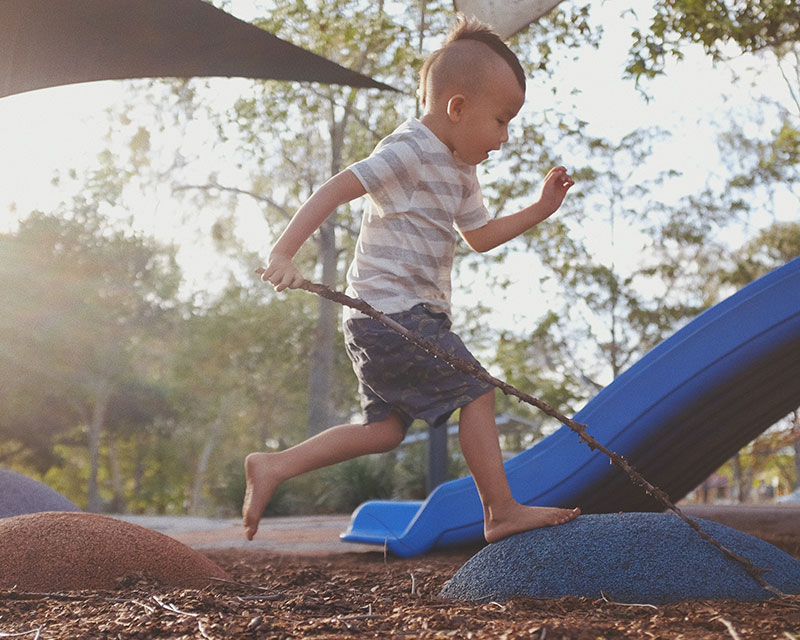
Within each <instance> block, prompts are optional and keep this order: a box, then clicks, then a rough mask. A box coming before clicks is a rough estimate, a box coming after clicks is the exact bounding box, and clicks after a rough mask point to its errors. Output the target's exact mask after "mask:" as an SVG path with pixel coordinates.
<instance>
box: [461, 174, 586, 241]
mask: <svg viewBox="0 0 800 640" xmlns="http://www.w3.org/2000/svg"><path fill="white" fill-rule="evenodd" d="M573 184H575V183H574V182H573V180H572V178H571V177H570V176H569V173H567V170H566V168H564V167H554V168H553V169H550V171H549V172H548V174H547V177H545V179H544V184H543V185H542V194H541V196H540V197H539V200H537V201H536V202H534V203H533V204H532V205H530V206H529V207H526V208H524V209H523V210H522V211H518V212H517V213H514V214H512V215H510V216H504V217H502V218H495V219H493V220H490V221H489V222H488V223H487V224H485V225H484V226H482V227H480V228H479V229H473V230H472V231H464V232H462V234H461V235H462V236H463V238H464V240H466V242H467V244H468V245H469V246H470V247H471V248H472V249H474V250H475V251H478V252H479V253H483V252H484V251H489V250H490V249H494V248H495V247H499V246H500V245H501V244H504V243H506V242H508V241H509V240H512V239H513V238H516V237H517V236H518V235H521V234H523V233H525V232H526V231H527V230H528V229H530V228H531V227H534V226H536V225H537V224H539V223H540V222H541V221H542V220H546V219H547V218H549V217H550V216H551V215H552V214H553V213H555V212H556V210H557V209H558V208H559V207H560V206H561V203H562V202H563V201H564V197H565V196H566V195H567V191H568V190H569V188H570V187H571V186H572V185H573Z"/></svg>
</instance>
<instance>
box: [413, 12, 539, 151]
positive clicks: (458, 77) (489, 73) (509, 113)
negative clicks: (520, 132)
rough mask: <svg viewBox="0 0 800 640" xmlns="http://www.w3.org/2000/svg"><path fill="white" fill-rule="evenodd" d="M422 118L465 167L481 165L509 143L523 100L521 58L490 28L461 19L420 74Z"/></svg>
mask: <svg viewBox="0 0 800 640" xmlns="http://www.w3.org/2000/svg"><path fill="white" fill-rule="evenodd" d="M420 98H421V100H422V104H423V106H424V109H425V114H424V116H423V118H422V122H423V124H426V125H427V126H428V127H429V128H430V129H431V130H432V131H433V132H434V133H435V134H436V136H437V137H438V138H439V139H440V140H442V142H444V143H445V144H446V145H447V146H448V147H449V148H450V150H451V151H452V152H453V153H454V154H455V155H456V156H458V157H459V158H460V159H461V160H462V161H463V162H466V163H467V164H473V165H475V164H479V163H481V162H483V161H484V160H485V159H486V158H488V157H489V153H490V152H491V151H495V150H497V149H499V148H500V146H501V145H502V144H503V143H504V142H506V140H508V124H509V122H510V121H511V119H512V118H514V116H516V115H517V113H518V112H519V110H520V109H521V108H522V104H523V102H524V101H525V73H524V71H523V70H522V66H521V65H520V63H519V60H518V59H517V56H516V55H514V53H513V52H512V51H511V50H510V49H509V48H508V47H507V46H506V45H505V43H504V42H503V41H502V40H501V39H500V37H499V36H498V35H497V34H496V33H494V32H493V31H492V30H491V29H490V28H489V27H487V26H486V25H484V24H482V23H480V22H478V21H477V20H474V19H472V20H468V19H466V18H464V16H463V15H460V14H459V16H458V21H457V23H456V25H455V27H454V28H453V30H452V31H451V32H450V34H449V35H448V37H447V40H446V41H445V43H444V45H443V46H442V48H441V49H439V50H438V51H435V52H434V53H432V54H431V55H430V56H429V57H428V59H427V60H426V61H425V64H424V65H423V67H422V70H421V71H420Z"/></svg>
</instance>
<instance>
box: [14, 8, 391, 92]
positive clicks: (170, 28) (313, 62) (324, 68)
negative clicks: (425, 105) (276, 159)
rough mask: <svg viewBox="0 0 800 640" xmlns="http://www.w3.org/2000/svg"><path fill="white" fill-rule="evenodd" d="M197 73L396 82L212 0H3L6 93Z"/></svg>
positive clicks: (352, 83)
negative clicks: (279, 33)
mask: <svg viewBox="0 0 800 640" xmlns="http://www.w3.org/2000/svg"><path fill="white" fill-rule="evenodd" d="M193 76H201V77H209V76H222V77H246V78H261V79H276V80H299V81H311V82H322V83H326V84H343V85H350V86H354V87H371V88H377V89H392V87H389V86H387V85H385V84H383V83H380V82H377V81H375V80H373V79H371V78H369V77H367V76H364V75H362V74H360V73H356V72H354V71H351V70H349V69H346V68H345V67H342V66H340V65H338V64H336V63H335V62H332V61H330V60H327V59H325V58H323V57H321V56H318V55H316V54H313V53H311V52H310V51H306V50H305V49H301V48H300V47H297V46H295V45H293V44H290V43H289V42H286V41H285V40H281V39H280V38H278V37H276V36H274V35H272V34H271V33H268V32H267V31H264V30H263V29H259V28H258V27H256V26H254V25H251V24H248V23H247V22H244V21H242V20H239V19H238V18H235V17H233V16H232V15H230V14H228V13H225V12H224V11H221V10H219V9H217V8H215V7H213V6H212V5H210V4H208V3H207V2H203V1H202V0H0V97H2V96H7V95H11V94H14V93H22V92H24V91H31V90H33V89H41V88H44V87H52V86H56V85H64V84H73V83H76V82H89V81H92V80H112V79H123V78H162V77H179V78H188V77H193Z"/></svg>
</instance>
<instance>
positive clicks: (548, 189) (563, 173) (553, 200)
mask: <svg viewBox="0 0 800 640" xmlns="http://www.w3.org/2000/svg"><path fill="white" fill-rule="evenodd" d="M574 184H575V182H574V181H573V179H572V178H571V177H570V175H569V173H567V169H566V167H553V168H552V169H550V171H549V172H548V173H547V176H546V177H545V179H544V184H543V185H542V195H541V197H540V198H539V203H540V205H541V206H542V207H543V208H544V209H545V211H546V213H547V215H550V214H551V213H554V212H555V211H556V210H557V209H558V208H559V207H560V206H561V203H562V202H563V201H564V197H565V196H566V195H567V191H569V188H570V187H571V186H572V185H574Z"/></svg>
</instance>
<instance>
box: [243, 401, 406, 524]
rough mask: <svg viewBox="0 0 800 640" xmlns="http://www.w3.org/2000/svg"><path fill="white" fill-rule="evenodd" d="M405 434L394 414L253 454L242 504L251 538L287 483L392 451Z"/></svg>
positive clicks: (398, 418)
mask: <svg viewBox="0 0 800 640" xmlns="http://www.w3.org/2000/svg"><path fill="white" fill-rule="evenodd" d="M404 435H405V433H404V428H403V422H402V420H401V419H400V417H399V416H398V415H397V414H395V413H392V414H390V415H389V417H388V418H386V419H385V420H382V421H380V422H373V423H370V424H344V425H339V426H337V427H331V428H330V429H327V430H325V431H323V432H322V433H318V434H317V435H315V436H313V437H311V438H309V439H308V440H305V441H303V442H301V443H300V444H297V445H295V446H293V447H291V448H289V449H286V450H284V451H277V452H274V453H266V452H257V453H251V454H250V455H249V456H247V458H246V460H245V463H244V469H245V478H246V481H247V490H246V491H245V496H244V504H243V505H242V519H243V520H244V527H245V533H246V535H247V539H248V540H252V539H253V536H254V535H255V533H256V531H257V530H258V523H259V521H260V520H261V515H262V514H263V513H264V509H266V508H267V504H268V503H269V500H270V498H271V497H272V494H273V493H274V492H275V489H276V488H277V487H278V485H279V484H280V483H281V482H283V481H284V480H288V479H289V478H294V477H295V476H299V475H301V474H303V473H306V472H308V471H313V470H314V469H320V468H322V467H327V466H328V465H332V464H335V463H337V462H344V461H345V460H350V459H352V458H356V457H358V456H362V455H365V454H368V453H383V452H385V451H391V450H392V449H394V448H395V447H397V446H398V445H399V444H400V443H401V442H402V441H403V436H404Z"/></svg>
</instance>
